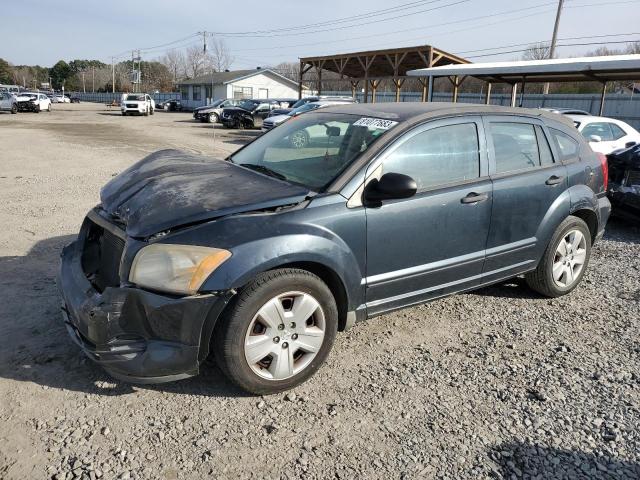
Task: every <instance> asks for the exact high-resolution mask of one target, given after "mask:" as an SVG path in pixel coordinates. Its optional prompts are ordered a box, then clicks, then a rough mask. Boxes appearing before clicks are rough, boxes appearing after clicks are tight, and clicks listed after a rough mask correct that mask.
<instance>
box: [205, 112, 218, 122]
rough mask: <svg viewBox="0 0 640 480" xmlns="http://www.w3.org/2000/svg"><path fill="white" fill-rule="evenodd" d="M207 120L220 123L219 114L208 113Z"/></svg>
mask: <svg viewBox="0 0 640 480" xmlns="http://www.w3.org/2000/svg"><path fill="white" fill-rule="evenodd" d="M207 121H208V122H209V123H218V114H217V113H210V114H209V115H207Z"/></svg>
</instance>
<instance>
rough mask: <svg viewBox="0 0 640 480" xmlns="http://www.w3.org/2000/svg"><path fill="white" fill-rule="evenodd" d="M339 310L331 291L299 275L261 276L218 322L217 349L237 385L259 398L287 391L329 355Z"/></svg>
mask: <svg viewBox="0 0 640 480" xmlns="http://www.w3.org/2000/svg"><path fill="white" fill-rule="evenodd" d="M337 327H338V308H337V306H336V301H335V299H334V297H333V295H332V293H331V290H330V289H329V287H327V285H326V284H325V283H324V282H323V281H322V280H321V279H320V278H318V277H317V276H316V275H314V274H312V273H310V272H308V271H306V270H299V269H292V268H286V269H279V270H270V271H268V272H264V273H261V274H259V275H258V276H256V278H255V279H254V280H253V281H252V282H251V283H249V284H248V285H246V286H245V287H244V288H243V289H242V290H241V291H240V293H238V295H237V296H236V297H235V298H234V300H233V302H232V303H231V304H230V305H229V307H228V309H227V311H225V314H224V316H223V317H222V318H220V319H219V320H218V324H217V325H216V331H215V334H214V338H213V344H212V349H213V352H214V354H215V357H216V363H217V364H218V366H219V367H220V369H221V370H222V371H223V372H224V373H225V374H226V375H227V377H229V378H230V379H231V380H232V381H233V382H234V383H236V384H237V385H238V386H240V387H241V388H243V389H244V390H246V391H248V392H252V393H256V394H271V393H276V392H280V391H283V390H288V389H290V388H293V387H295V386H296V385H299V384H301V383H302V382H304V381H305V380H307V379H308V378H309V377H311V375H313V374H314V373H315V372H316V371H317V370H318V368H320V365H322V363H323V362H324V360H325V359H326V358H327V356H328V355H329V352H330V351H331V347H332V346H333V341H334V339H335V335H336V331H337Z"/></svg>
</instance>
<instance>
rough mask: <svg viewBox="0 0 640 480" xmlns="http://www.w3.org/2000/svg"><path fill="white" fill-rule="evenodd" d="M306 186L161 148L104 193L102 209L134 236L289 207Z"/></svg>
mask: <svg viewBox="0 0 640 480" xmlns="http://www.w3.org/2000/svg"><path fill="white" fill-rule="evenodd" d="M308 194H309V190H308V189H307V188H304V187H301V186H298V185H293V184H290V183H288V182H284V181H281V180H278V179H276V178H272V177H269V176H266V175H262V174H260V173H258V172H254V171H252V170H248V169H246V168H243V167H240V166H238V165H235V164H233V163H231V162H227V161H225V160H221V159H214V158H208V157H204V156H197V155H191V154H188V153H186V152H181V151H178V150H161V151H159V152H155V153H153V154H151V155H149V156H148V157H146V158H144V159H142V160H140V161H139V162H138V163H136V164H134V165H132V166H131V167H129V168H128V169H126V170H125V171H123V172H122V173H120V175H118V176H117V177H115V178H114V179H112V180H111V181H110V182H109V183H107V184H106V185H105V186H104V187H103V188H102V190H101V192H100V199H101V201H102V208H103V209H104V210H105V211H106V212H107V213H108V214H109V215H111V216H112V217H113V218H115V219H116V220H118V221H120V222H122V223H124V224H125V225H126V231H127V233H128V234H129V235H130V236H131V237H138V238H140V237H142V238H144V237H148V236H150V235H153V234H155V233H158V232H162V231H165V230H168V229H171V228H176V227H180V226H186V225H191V224H194V223H198V222H203V221H206V220H212V219H214V218H217V217H221V216H225V215H231V214H235V213H242V212H248V211H252V210H262V209H267V208H275V207H279V206H283V205H291V204H295V203H299V202H301V201H302V200H304V199H305V198H306V197H307V195H308Z"/></svg>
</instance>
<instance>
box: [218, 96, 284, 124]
mask: <svg viewBox="0 0 640 480" xmlns="http://www.w3.org/2000/svg"><path fill="white" fill-rule="evenodd" d="M276 108H280V103H279V102H278V101H277V100H273V99H272V100H260V99H256V100H242V101H240V102H239V103H238V105H237V106H235V107H226V108H224V109H223V110H222V113H221V114H220V120H221V121H222V124H223V125H224V126H225V127H226V128H255V127H261V126H262V122H263V120H264V119H265V118H266V117H267V116H268V115H269V112H271V111H272V110H274V109H276Z"/></svg>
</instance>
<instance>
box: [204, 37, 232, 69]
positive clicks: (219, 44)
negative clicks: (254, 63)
mask: <svg viewBox="0 0 640 480" xmlns="http://www.w3.org/2000/svg"><path fill="white" fill-rule="evenodd" d="M233 60H234V58H233V56H232V55H231V53H230V52H229V49H228V48H227V44H226V43H225V41H224V40H223V39H221V38H214V39H213V42H212V45H211V54H210V55H209V64H210V67H211V69H212V70H213V71H214V72H223V71H225V70H227V69H228V68H229V67H230V66H231V64H232V63H233Z"/></svg>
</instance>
